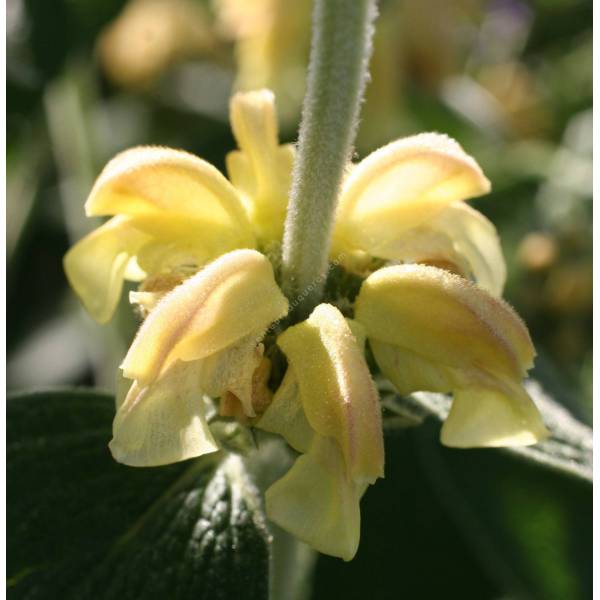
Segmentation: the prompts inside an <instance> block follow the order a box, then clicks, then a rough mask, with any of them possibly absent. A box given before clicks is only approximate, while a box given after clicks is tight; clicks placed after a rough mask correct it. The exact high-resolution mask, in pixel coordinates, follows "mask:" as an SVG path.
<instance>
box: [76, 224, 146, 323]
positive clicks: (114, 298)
mask: <svg viewBox="0 0 600 600" xmlns="http://www.w3.org/2000/svg"><path fill="white" fill-rule="evenodd" d="M148 240H149V236H148V235H147V234H145V233H144V232H142V231H140V230H139V229H137V228H136V227H135V226H134V225H133V223H132V221H131V219H130V218H127V217H114V218H112V219H110V220H109V221H108V222H107V223H105V224H104V225H102V226H100V227H98V228H97V229H96V230H94V231H92V233H90V234H88V235H87V236H86V237H84V238H83V239H81V240H80V241H79V242H77V243H76V244H75V245H74V246H73V247H72V248H71V249H70V250H69V251H68V252H67V254H66V255H65V257H64V268H65V272H66V274H67V278H68V280H69V283H70V284H71V287H72V288H73V289H74V290H75V292H76V293H77V295H78V296H79V298H80V299H81V301H82V302H83V305H84V306H85V308H86V310H87V311H88V312H89V313H90V314H91V315H92V317H94V319H96V320H97V321H99V322H100V323H105V322H106V321H108V320H109V319H110V317H111V316H112V314H113V312H114V310H115V308H116V306H117V304H118V303H119V298H120V296H121V290H122V288H123V278H124V277H125V276H126V275H127V269H128V266H130V264H131V261H132V259H133V257H134V256H135V255H136V254H137V253H138V251H139V249H140V248H141V247H142V246H143V245H144V244H146V243H147V242H148Z"/></svg>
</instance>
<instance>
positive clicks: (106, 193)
mask: <svg viewBox="0 0 600 600" xmlns="http://www.w3.org/2000/svg"><path fill="white" fill-rule="evenodd" d="M85 211H86V214H87V215H88V216H94V215H116V214H121V215H130V216H133V215H142V214H148V213H150V214H155V215H157V214H158V213H165V212H166V213H168V214H171V215H180V216H183V217H186V218H188V219H197V220H199V221H201V222H203V223H206V224H207V225H210V224H215V225H226V226H228V227H231V228H233V229H236V230H239V233H240V236H242V237H246V238H247V242H251V241H252V240H251V235H250V229H249V224H248V220H247V217H246V214H245V212H244V208H243V205H242V203H241V201H240V198H239V196H238V194H237V192H236V191H235V188H234V187H233V186H232V185H231V184H230V183H229V182H228V181H227V179H226V178H225V177H224V176H223V175H222V174H221V173H220V172H219V170H218V169H216V168H215V167H213V166H212V165H211V164H210V163H208V162H206V161H204V160H202V159H201V158H198V157H197V156H194V155H193V154H189V153H187V152H184V151H182V150H173V149H172V148H162V147H158V146H139V147H136V148H130V149H129V150H125V151H124V152H121V153H120V154H118V155H117V156H115V157H114V158H113V159H112V160H111V161H110V162H109V163H108V164H107V165H106V167H104V170H103V171H102V173H101V174H100V176H99V177H98V179H97V180H96V183H95V184H94V187H93V188H92V191H91V192H90V195H89V197H88V199H87V201H86V203H85Z"/></svg>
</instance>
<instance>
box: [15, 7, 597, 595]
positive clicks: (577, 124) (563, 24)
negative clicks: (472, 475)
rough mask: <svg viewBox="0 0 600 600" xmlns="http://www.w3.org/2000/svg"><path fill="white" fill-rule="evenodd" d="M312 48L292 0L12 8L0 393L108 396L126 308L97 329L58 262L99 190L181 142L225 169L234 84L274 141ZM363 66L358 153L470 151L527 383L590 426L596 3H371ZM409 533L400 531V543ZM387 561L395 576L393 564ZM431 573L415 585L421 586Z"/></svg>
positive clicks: (123, 340)
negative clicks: (264, 106)
mask: <svg viewBox="0 0 600 600" xmlns="http://www.w3.org/2000/svg"><path fill="white" fill-rule="evenodd" d="M309 37H310V2H308V1H307V0H287V1H286V0H254V1H244V0H214V1H212V2H211V1H208V0H206V1H202V0H129V1H127V2H125V1H123V0H86V1H84V2H82V1H79V0H53V1H52V2H48V1H47V0H8V2H7V48H8V56H7V172H8V182H7V191H8V193H7V224H8V225H7V260H8V281H7V299H8V332H7V351H8V366H7V378H8V387H9V388H10V389H16V388H31V387H41V386H48V385H64V384H89V385H96V386H99V387H102V388H104V389H108V390H111V389H113V388H114V381H115V368H116V366H117V365H118V363H119V361H120V358H121V357H122V356H123V355H124V352H125V349H126V346H127V343H128V341H129V339H130V338H131V335H132V334H133V332H134V330H135V327H136V322H135V321H134V317H133V316H131V314H130V311H129V310H127V306H126V305H125V301H124V302H123V307H122V310H120V311H119V312H118V314H117V316H116V317H115V319H113V322H112V323H111V324H110V325H109V326H107V327H99V326H97V325H96V324H95V323H93V322H92V321H91V319H90V318H89V317H88V316H87V315H86V314H85V313H84V312H83V310H82V309H81V308H80V306H79V304H78V302H77V300H76V299H75V297H74V295H73V294H72V292H71V291H70V290H69V289H68V287H67V284H66V280H65V277H64V274H63V271H62V263H61V261H62V256H63V255H64V253H65V251H66V250H67V248H68V247H69V245H70V244H71V243H72V242H74V241H75V240H77V239H79V238H80V237H81V236H82V235H84V234H85V233H86V232H88V231H90V230H91V229H92V228H93V227H94V226H95V225H96V223H95V222H93V220H88V219H86V218H85V216H84V213H83V203H84V201H85V198H86V196H87V193H88V192H89V190H90V188H91V185H92V183H93V181H94V178H95V177H96V175H97V174H98V173H99V171H100V170H101V168H102V167H103V165H104V164H105V163H106V162H107V161H108V160H109V159H110V158H111V157H112V156H113V155H114V154H115V153H117V152H119V151H120V150H123V149H125V148H127V147H129V146H133V145H137V144H159V145H168V146H174V147H179V148H184V149H186V150H188V151H191V152H194V153H196V154H198V155H200V156H201V157H203V158H205V159H206V160H208V161H210V162H211V163H213V164H215V165H217V166H218V167H219V168H221V169H222V168H223V166H224V156H225V153H226V152H227V151H228V150H230V149H232V148H233V144H234V142H233V138H232V136H231V133H230V130H229V125H228V98H229V95H230V93H231V91H232V90H234V89H252V88H257V87H270V88H272V89H273V90H274V91H275V92H276V94H277V102H278V108H279V114H280V126H281V133H282V137H283V138H284V139H285V140H295V138H296V132H297V127H298V121H299V111H300V104H301V100H302V96H303V92H304V78H305V71H306V64H307V58H308V47H309ZM371 64H372V69H371V71H372V80H371V83H370V85H369V87H368V90H367V100H366V103H365V105H364V109H363V113H362V121H361V126H360V131H359V138H358V141H357V147H356V154H357V157H363V156H365V155H366V153H368V152H369V151H371V150H373V149H375V148H377V147H378V146H380V145H382V144H384V143H386V142H388V141H391V140H393V139H395V138H397V137H400V136H404V135H409V134H413V133H417V132H420V131H426V130H437V131H440V132H444V133H448V134H449V135H451V136H453V137H455V138H456V139H458V140H459V141H460V143H461V144H462V145H463V147H464V148H465V149H466V150H467V151H468V152H469V153H470V154H472V155H474V156H475V157H476V159H477V160H478V161H479V162H480V164H481V165H482V167H483V169H484V171H485V173H486V174H487V176H488V177H489V179H490V180H491V181H492V184H493V192H492V193H491V194H490V195H489V196H486V197H484V198H481V199H478V200H476V201H475V206H476V207H477V208H478V209H479V210H481V211H482V212H484V213H485V214H487V215H488V216H489V217H490V218H491V219H492V221H493V222H494V223H495V224H496V226H497V228H498V229H499V232H500V235H501V238H502V243H503V248H504V252H505V256H506V259H507V262H508V266H509V279H508V284H507V290H506V294H505V295H506V298H507V299H508V300H509V301H510V302H511V303H512V304H513V305H514V306H515V307H516V309H517V310H518V312H519V313H520V314H521V315H522V317H523V318H524V320H525V321H526V322H527V324H528V326H529V328H530V330H531V332H532V336H533V338H534V341H535V343H536V347H537V350H538V354H539V357H538V361H537V366H536V375H537V377H539V378H540V379H542V380H544V381H545V382H549V383H547V385H549V386H550V387H552V388H554V389H557V390H560V393H559V394H558V395H559V396H560V398H561V399H562V402H563V403H564V404H566V405H567V406H568V408H569V409H570V410H571V411H572V412H573V413H574V414H575V415H576V416H577V417H578V418H580V419H581V420H583V421H584V422H591V411H592V392H591V389H592V388H591V377H592V362H591V352H592V334H591V324H592V253H591V250H592V234H591V224H592V199H591V185H592V2H591V0H530V1H525V0H453V1H452V2H448V1H447V0H419V1H416V0H404V1H401V0H382V1H381V2H380V18H379V20H378V25H377V33H376V39H375V51H374V56H373V59H372V63H371ZM415 435H417V434H415ZM419 435H420V434H419ZM390 443H392V442H390ZM403 443H404V444H406V443H411V442H410V440H408V441H406V440H404V441H403ZM393 460H394V459H392V461H393ZM405 468H406V467H405ZM419 478H420V479H419V480H418V481H417V483H416V484H415V485H416V487H415V488H412V489H411V491H410V493H411V494H412V495H413V496H414V498H413V500H414V502H415V503H417V502H419V503H421V502H433V504H434V505H435V506H434V508H432V513H431V514H432V515H433V517H431V518H432V519H438V520H439V521H440V522H443V521H444V510H445V509H444V500H443V495H444V492H443V491H442V492H440V491H439V490H437V491H435V490H434V492H431V490H429V488H428V486H430V482H429V483H428V481H427V475H426V471H425V475H419ZM386 482H387V483H386V484H384V485H387V486H391V487H394V486H395V485H396V486H398V485H400V486H401V483H398V482H396V483H395V482H394V480H393V478H392V480H390V481H388V480H386ZM426 488H427V490H428V491H427V492H426V491H424V490H426ZM539 489H541V488H538V492H539ZM377 490H379V492H378V491H377ZM406 491H407V490H405V489H404V490H403V489H398V490H396V492H397V493H402V494H405V493H406ZM432 493H433V495H432ZM435 494H437V496H436V495H435ZM378 495H379V496H381V498H382V502H383V504H385V501H384V499H385V498H386V497H387V498H389V496H386V492H385V491H383V487H382V488H379V487H378V488H377V489H376V490H375V493H374V494H373V495H372V496H371V495H370V494H369V497H368V498H367V500H366V503H367V504H368V506H367V516H365V519H368V518H369V517H368V514H369V510H370V507H371V506H376V503H377V496H378ZM431 498H434V500H431ZM436 498H437V499H436ZM428 499H429V500H428ZM438 500H439V501H438ZM548 510H551V509H548ZM378 511H379V512H380V508H378V509H377V511H371V512H373V513H374V514H379V513H378ZM436 511H438V512H436ZM385 514H387V513H382V514H381V515H380V520H381V522H382V523H383V522H384V519H385V518H386V517H385ZM523 514H525V513H523ZM488 516H489V515H488ZM546 516H547V515H546ZM516 518H517V517H516V516H515V519H516ZM520 518H524V517H523V515H521V516H520ZM548 518H550V517H548ZM416 527H417V524H416V523H411V524H408V532H409V534H410V532H411V531H412V529H414V528H416ZM452 527H456V525H453V526H452ZM411 528H412V529H411ZM382 535H383V533H382ZM444 535H446V536H447V539H446V538H443V537H442V538H440V539H442V542H440V544H442V546H440V547H439V548H438V549H437V550H436V552H437V553H439V552H442V550H443V545H444V544H446V545H447V550H448V552H450V553H451V552H453V551H456V553H457V554H456V556H455V562H456V560H458V561H459V562H460V561H461V560H463V563H461V565H462V567H463V570H464V572H463V571H460V570H459V571H453V573H454V575H453V577H459V578H460V577H463V576H465V577H466V576H467V572H470V571H469V568H467V567H469V566H470V565H472V564H474V563H471V562H469V560H471V561H472V560H474V559H473V558H470V559H467V558H466V556H467V554H468V552H467V550H466V549H465V550H464V552H463V544H466V545H467V546H468V545H469V544H468V540H467V542H465V540H464V539H463V540H462V541H460V542H456V543H455V542H454V541H453V540H454V539H455V536H456V535H458V534H457V533H456V532H455V531H454V530H453V529H452V528H450V529H449V530H448V531H447V532H446V533H445V534H444ZM444 540H445V541H444ZM430 542H431V543H435V539H433V538H432V539H431V540H430ZM457 544H458V545H457ZM384 547H385V545H384ZM472 551H473V548H471V550H470V552H472ZM365 552H371V551H370V550H368V549H367V550H363V549H361V553H360V554H359V558H358V559H357V560H359V562H360V561H363V562H364V560H366V559H365ZM372 552H373V553H372V555H371V556H372V557H378V560H379V559H381V556H380V555H381V552H378V551H377V549H372ZM463 554H464V556H463ZM447 558H448V560H450V558H449V557H447ZM554 558H556V557H554ZM398 561H399V563H398V564H400V563H401V562H403V561H405V559H404V558H403V557H402V556H401V554H398ZM465 561H466V562H465ZM361 564H362V563H361ZM365 564H366V565H367V567H366V568H367V569H368V564H369V563H368V561H367V562H366V563H365ZM449 564H450V563H449ZM384 565H385V568H391V569H392V568H393V565H392V563H391V562H390V557H389V556H388V558H387V559H386V560H385V561H384ZM346 567H347V566H346V565H343V566H341V565H338V564H337V563H336V562H335V561H332V560H331V559H323V560H322V561H321V562H320V563H319V565H318V568H317V582H318V584H319V586H321V587H320V588H319V589H322V590H328V591H329V590H330V589H332V588H331V586H332V585H333V584H332V582H335V581H337V580H338V578H340V577H347V576H348V573H349V570H348V569H347V568H346ZM361 568H362V567H361ZM340 569H341V570H340ZM356 572H357V573H363V575H364V576H365V577H367V575H366V573H367V572H368V571H364V572H363V571H360V570H359V571H356ZM538 575H539V577H542V575H543V574H542V572H541V571H540V572H539V573H538ZM447 576H448V575H447V574H445V575H443V577H447ZM548 576H549V575H548ZM410 577H416V575H415V573H414V572H413V573H411V574H410ZM410 577H409V578H408V579H407V581H411V579H410ZM441 577H442V576H441ZM443 577H442V578H441V579H431V580H430V581H428V583H427V585H428V586H429V588H430V589H429V588H427V589H429V591H430V592H431V594H434V595H435V594H436V593H437V592H436V590H438V587H439V586H440V585H441V582H442V581H443ZM472 577H473V580H472V581H473V589H472V592H469V594H471V595H469V594H466V595H464V596H463V597H465V598H466V597H474V598H487V597H490V598H491V597H495V595H497V594H500V593H501V591H502V588H501V587H500V588H499V587H498V586H497V585H496V583H497V582H496V580H495V579H494V578H493V577H491V576H490V572H489V569H488V571H486V570H485V569H483V570H480V571H478V572H476V573H475V572H474V573H473V575H472ZM351 581H353V582H354V583H353V585H356V586H358V587H355V588H354V589H355V594H356V595H352V593H353V592H352V589H353V588H352V587H351V586H349V587H348V590H349V591H348V593H349V594H350V596H349V597H358V590H363V591H364V589H363V588H364V586H363V587H362V588H361V586H360V585H359V583H358V580H357V577H356V576H354V577H353V578H351ZM490 582H492V583H490ZM562 583H563V584H564V585H567V584H565V582H564V581H563V582H562ZM415 585H416V584H415ZM436 585H437V586H438V587H436ZM442 588H443V586H442V587H439V593H440V594H441V593H443V589H442ZM540 589H541V588H540ZM556 589H560V587H559V588H556ZM565 589H571V588H568V587H567V588H565ZM424 591H425V590H424ZM323 593H327V594H328V595H326V597H331V594H329V592H325V591H324V592H323ZM381 597H384V596H381ZM385 597H387V596H385ZM409 597H419V596H415V595H414V594H413V595H409ZM423 597H429V596H428V595H427V594H426V593H424V595H423ZM498 597H499V596H498ZM540 597H545V598H550V597H561V598H566V597H569V598H570V597H580V596H579V595H578V594H575V595H574V596H570V595H553V594H551V593H550V594H544V595H543V596H540ZM581 597H584V596H583V595H582V596H581Z"/></svg>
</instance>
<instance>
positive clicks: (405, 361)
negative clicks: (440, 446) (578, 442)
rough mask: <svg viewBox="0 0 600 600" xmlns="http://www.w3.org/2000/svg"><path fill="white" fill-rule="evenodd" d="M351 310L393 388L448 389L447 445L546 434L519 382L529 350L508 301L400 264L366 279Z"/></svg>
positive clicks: (525, 440)
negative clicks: (451, 398)
mask: <svg viewBox="0 0 600 600" xmlns="http://www.w3.org/2000/svg"><path fill="white" fill-rule="evenodd" d="M355 312H356V318H357V320H359V321H360V322H361V323H362V324H363V325H364V326H365V327H366V329H367V335H368V337H369V341H370V344H371V348H372V350H373V354H374V356H375V360H376V361H377V364H378V365H379V367H380V368H381V370H382V372H383V374H384V375H385V376H386V377H387V378H388V379H389V380H390V381H391V382H392V383H393V384H394V386H395V387H396V389H397V390H398V391H399V393H401V394H409V393H411V392H414V391H419V390H426V391H434V392H453V393H454V403H453V406H452V410H451V412H450V416H449V417H448V420H447V421H446V424H445V425H444V429H443V435H442V441H443V442H444V443H445V444H447V445H451V446H457V447H470V446H500V445H522V444H532V443H535V442H537V441H539V440H541V439H543V438H544V437H545V436H546V434H547V432H546V430H545V428H544V425H543V423H542V421H541V417H540V415H539V412H538V410H537V408H536V407H535V404H534V403H533V401H532V400H531V399H530V398H529V396H528V395H527V393H526V392H525V391H524V389H523V388H522V385H521V380H522V378H523V376H524V374H525V372H526V370H527V369H528V368H529V367H530V366H531V363H532V360H533V356H534V349H533V346H532V344H531V340H530V338H529V335H528V333H527V329H526V328H525V326H524V325H523V323H522V322H521V320H520V319H519V318H518V316H517V315H516V313H515V312H514V311H513V310H512V309H511V308H510V307H509V306H508V305H507V304H506V303H504V302H502V301H501V300H498V299H495V298H493V297H492V296H490V295H489V294H487V292H485V291H484V290H483V289H481V288H480V287H478V286H476V285H473V284H471V283H468V282H467V281H466V280H465V279H463V278H462V277H459V276H456V275H452V274H450V273H448V272H447V271H443V270H441V269H436V268H435V267H427V266H422V265H402V266H395V267H387V268H384V269H380V270H379V271H377V272H376V273H374V274H373V275H372V276H371V277H369V278H368V279H367V280H366V281H365V282H364V284H363V286H362V288H361V291H360V293H359V296H358V298H357V302H356V310H355Z"/></svg>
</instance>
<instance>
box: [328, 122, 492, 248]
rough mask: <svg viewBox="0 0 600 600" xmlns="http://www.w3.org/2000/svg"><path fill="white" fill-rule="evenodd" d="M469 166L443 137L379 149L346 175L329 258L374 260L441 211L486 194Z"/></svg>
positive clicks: (429, 135)
mask: <svg viewBox="0 0 600 600" xmlns="http://www.w3.org/2000/svg"><path fill="white" fill-rule="evenodd" d="M489 189H490V183H489V181H488V180H487V178H486V177H485V176H484V175H483V173H482V171H481V169H480V168H479V166H478V165H477V163H476V162H475V160H474V159H473V158H472V157H471V156H469V155H468V154H466V153H465V152H464V150H463V149H462V148H461V147H460V145H459V144H458V143H457V142H455V141H454V140H452V139H450V138H449V137H447V136H444V135H440V134H437V133H423V134H420V135H416V136H413V137H408V138H404V139H401V140H397V141H395V142H392V143H391V144H388V145H387V146H384V147H382V148H379V149H378V150H376V151H375V152H373V153H372V154H370V155H369V156H367V157H366V158H365V159H364V160H362V161H361V162H360V163H359V164H358V165H356V167H354V168H353V169H352V171H351V172H350V174H349V176H348V178H347V179H346V182H345V184H344V186H343V189H342V193H341V195H340V201H339V204H338V210H337V213H336V224H335V229H334V238H333V253H334V254H339V253H344V252H352V251H355V250H362V251H366V252H369V253H370V254H374V255H376V254H375V250H376V249H377V247H378V246H380V245H382V244H384V245H385V244H387V243H388V242H390V241H392V240H393V239H395V238H397V237H398V236H399V235H400V234H401V233H402V232H404V231H406V230H408V229H411V228H413V227H417V226H420V225H422V224H423V223H425V222H426V221H427V220H428V219H430V218H432V217H433V216H434V215H435V214H436V213H437V212H439V211H440V210H441V209H442V208H443V207H444V206H446V205H448V204H450V203H451V202H455V201H457V200H466V199H468V198H472V197H474V196H479V195H481V194H484V193H486V192H488V191H489Z"/></svg>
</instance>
